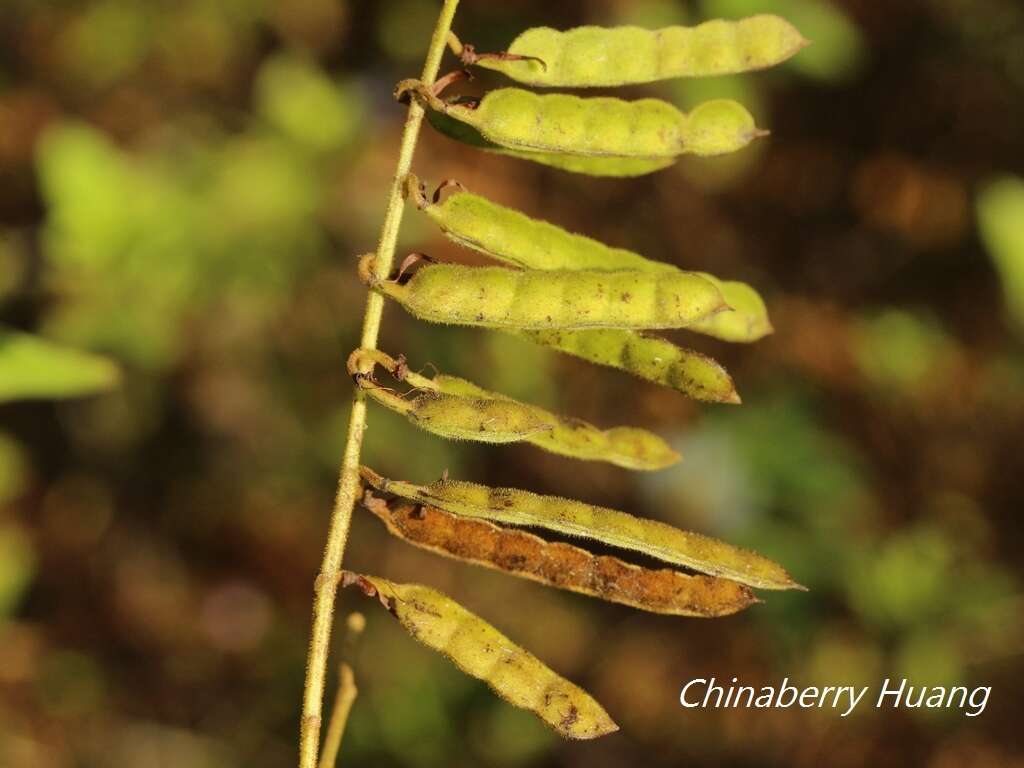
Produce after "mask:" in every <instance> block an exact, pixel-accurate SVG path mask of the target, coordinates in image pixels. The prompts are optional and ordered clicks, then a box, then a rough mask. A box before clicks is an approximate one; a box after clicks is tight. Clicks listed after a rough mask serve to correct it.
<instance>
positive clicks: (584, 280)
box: [360, 254, 727, 330]
mask: <svg viewBox="0 0 1024 768" xmlns="http://www.w3.org/2000/svg"><path fill="white" fill-rule="evenodd" d="M374 259H375V256H374V255H373V254H368V255H367V256H365V257H364V258H363V260H362V261H361V263H360V274H361V275H362V277H363V280H364V282H366V284H367V285H369V286H370V288H372V289H373V290H375V291H378V292H379V293H381V294H383V295H385V296H388V297H389V298H392V299H394V300H395V301H397V302H398V303H400V304H401V305H402V306H403V307H405V309H406V310H407V311H409V312H410V313H411V314H413V315H415V316H416V317H418V318H420V319H422V320H427V321H429V322H435V323H451V324H454V325H472V326H480V327H484V328H505V329H536V330H542V329H559V328H569V329H584V328H683V327H686V326H687V325H690V324H691V323H694V322H696V321H697V320H701V319H703V318H705V317H708V316H709V315H712V314H714V313H715V312H720V311H723V310H724V309H727V305H726V303H725V301H724V299H723V298H722V294H721V293H720V292H719V290H718V288H716V287H715V286H714V285H713V284H712V283H710V282H709V281H708V280H706V279H704V278H703V277H700V276H698V275H696V274H693V273H690V272H671V273H665V274H654V273H649V272H641V271H636V270H622V271H615V272H608V271H599V270H552V271H541V270H525V271H520V270H512V269H505V268H503V267H466V266H462V265H458V264H429V265H427V266H425V267H423V268H422V269H419V270H418V271H416V273H415V274H413V276H412V277H411V278H410V279H409V280H408V282H405V283H400V282H398V281H394V280H377V279H376V277H375V276H374V271H373V269H372V264H373V260H374Z"/></svg>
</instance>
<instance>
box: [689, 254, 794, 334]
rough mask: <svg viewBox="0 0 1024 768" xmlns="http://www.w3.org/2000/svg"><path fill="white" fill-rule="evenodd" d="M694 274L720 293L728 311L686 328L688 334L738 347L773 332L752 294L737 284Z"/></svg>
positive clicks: (758, 298) (765, 311) (764, 310)
mask: <svg viewBox="0 0 1024 768" xmlns="http://www.w3.org/2000/svg"><path fill="white" fill-rule="evenodd" d="M697 274H699V275H701V276H702V277H704V278H705V279H706V280H708V281H709V282H711V283H714V284H715V286H716V287H717V288H718V290H719V291H721V292H722V297H723V298H724V299H725V302H726V304H728V305H729V311H728V312H719V313H718V314H717V315H714V316H713V317H706V318H703V319H701V320H698V321H697V322H695V323H693V324H692V325H691V326H689V327H688V328H687V330H688V331H696V332H697V333H703V334H704V335H706V336H714V337H715V338H716V339H722V340H723V341H732V342H741V343H746V342H752V341H757V340H758V339H763V338H764V337H765V336H767V335H769V334H770V333H772V332H773V331H774V329H773V328H772V323H771V320H769V319H768V308H767V307H766V306H765V304H764V299H762V298H761V294H759V293H758V292H757V291H756V290H754V289H753V288H751V287H750V286H749V285H747V284H746V283H741V282H739V281H738V280H719V279H718V278H717V277H715V276H714V275H709V274H708V273H707V272H698V273H697Z"/></svg>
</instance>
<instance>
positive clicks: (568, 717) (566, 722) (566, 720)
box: [559, 704, 580, 730]
mask: <svg viewBox="0 0 1024 768" xmlns="http://www.w3.org/2000/svg"><path fill="white" fill-rule="evenodd" d="M579 719H580V711H579V710H578V709H576V705H575V704H570V705H569V711H568V712H566V713H565V717H563V718H562V721H561V722H560V723H559V725H560V726H561V727H562V728H563V729H564V730H569V729H570V728H572V727H573V726H574V725H575V724H576V721H577V720H579Z"/></svg>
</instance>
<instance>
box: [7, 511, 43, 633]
mask: <svg viewBox="0 0 1024 768" xmlns="http://www.w3.org/2000/svg"><path fill="white" fill-rule="evenodd" d="M35 568H36V555H35V550H34V549H33V546H32V542H31V541H30V540H29V538H28V536H27V535H26V533H25V532H24V531H23V530H22V529H21V528H18V527H16V526H14V525H10V524H0V622H2V621H3V620H4V619H6V618H7V617H8V616H10V615H11V613H12V612H13V611H14V610H15V609H16V608H17V605H18V601H19V600H20V599H21V596H22V594H23V593H24V592H25V589H26V588H27V587H28V585H29V584H31V583H32V579H33V577H34V576H35Z"/></svg>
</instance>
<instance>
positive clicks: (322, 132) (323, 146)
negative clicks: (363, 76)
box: [256, 55, 367, 152]
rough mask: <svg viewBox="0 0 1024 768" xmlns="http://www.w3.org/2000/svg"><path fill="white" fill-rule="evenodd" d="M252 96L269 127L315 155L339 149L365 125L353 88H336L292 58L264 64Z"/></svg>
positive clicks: (309, 66)
mask: <svg viewBox="0 0 1024 768" xmlns="http://www.w3.org/2000/svg"><path fill="white" fill-rule="evenodd" d="M256 94H257V95H256V98H257V101H258V102H259V109H260V112H262V113H263V115H264V116H265V117H266V118H267V119H268V120H269V121H270V122H271V124H273V125H274V126H275V127H276V128H277V129H278V130H280V131H282V132H283V133H285V134H286V135H288V136H289V137H291V138H292V139H294V140H295V141H296V142H297V143H299V144H301V145H302V146H305V147H307V148H309V149H311V150H313V151H315V152H330V151H332V150H337V149H340V148H343V147H344V146H346V145H347V144H348V143H349V142H351V141H352V138H353V137H354V136H355V135H356V132H357V131H359V129H360V128H361V126H362V124H363V123H364V122H365V121H366V119H367V116H366V110H365V106H364V104H363V101H364V100H363V95H362V93H361V92H360V90H359V89H358V87H357V86H355V85H354V84H346V85H336V84H335V83H333V82H331V80H330V79H329V78H328V77H327V76H326V75H325V74H324V72H323V71H322V70H321V69H320V68H319V67H317V66H316V65H315V64H313V63H312V62H310V61H307V60H305V59H301V58H298V57H295V56H288V55H281V56H277V57H275V58H273V59H270V60H269V61H268V62H267V63H266V64H264V65H263V68H262V69H261V70H260V73H259V76H258V78H257V81H256Z"/></svg>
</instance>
